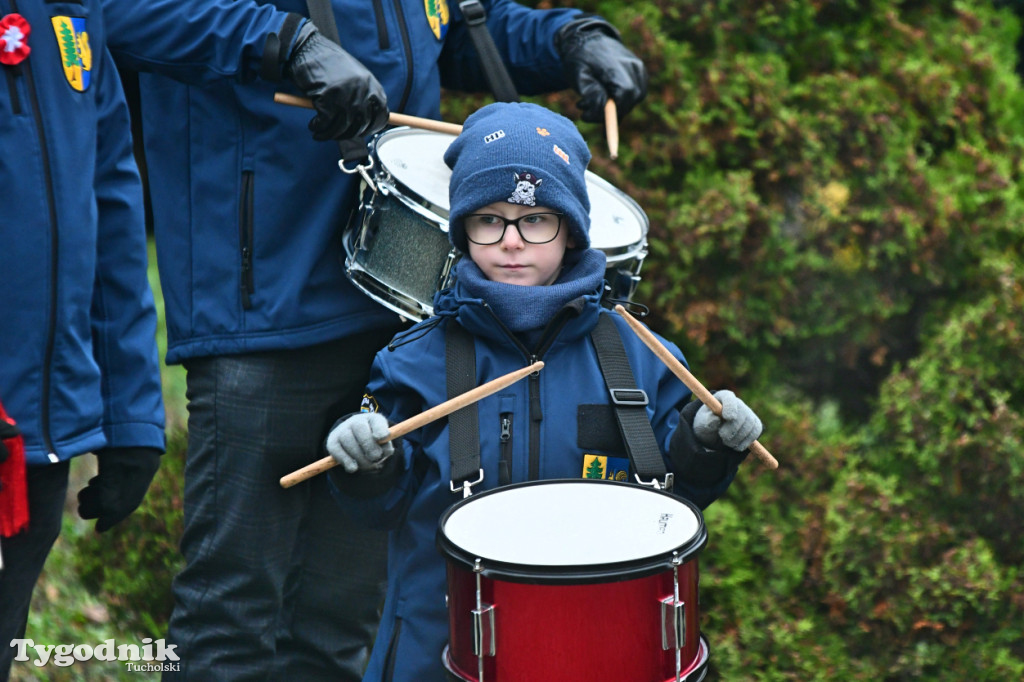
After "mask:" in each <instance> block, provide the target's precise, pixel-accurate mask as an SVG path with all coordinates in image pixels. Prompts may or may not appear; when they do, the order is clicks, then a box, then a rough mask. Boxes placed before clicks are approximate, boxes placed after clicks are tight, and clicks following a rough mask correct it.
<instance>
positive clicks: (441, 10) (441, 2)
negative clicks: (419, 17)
mask: <svg viewBox="0 0 1024 682" xmlns="http://www.w3.org/2000/svg"><path fill="white" fill-rule="evenodd" d="M423 8H424V9H425V10H426V12H427V22H428V23H429V24H430V30H431V31H433V32H434V37H435V38H437V39H438V40H444V37H445V36H446V35H448V21H449V20H450V18H451V15H450V14H449V13H448V3H447V2H446V0H423Z"/></svg>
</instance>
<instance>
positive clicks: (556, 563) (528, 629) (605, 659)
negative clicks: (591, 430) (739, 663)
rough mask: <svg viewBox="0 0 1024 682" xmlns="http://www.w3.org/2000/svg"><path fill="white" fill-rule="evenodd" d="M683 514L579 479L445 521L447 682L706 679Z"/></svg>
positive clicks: (627, 488) (694, 533) (699, 533)
mask: <svg viewBox="0 0 1024 682" xmlns="http://www.w3.org/2000/svg"><path fill="white" fill-rule="evenodd" d="M706 542H707V532H706V531H705V529H704V521H703V517H702V516H701V513H700V511H699V510H698V509H697V508H696V507H695V506H694V505H693V504H691V503H689V502H687V501H684V500H681V499H680V498H677V497H674V496H672V495H670V494H668V493H665V492H663V491H658V490H653V489H651V488H646V487H642V486H637V485H632V484H626V483H615V482H610V481H594V480H587V479H571V480H549V481H535V482H530V483H519V484H515V485H510V486H505V487H502V488H497V489H495V490H490V491H487V492H484V493H478V494H476V495H472V496H470V497H468V498H466V499H464V500H462V501H460V502H458V503H456V504H455V505H453V506H452V507H451V508H450V509H449V510H448V511H447V512H446V513H445V514H444V516H443V517H442V518H441V521H440V526H439V528H438V535H437V543H438V547H439V549H440V550H441V553H442V554H443V555H444V556H445V560H446V562H447V567H448V620H449V641H448V646H447V647H445V650H444V652H443V654H442V658H443V665H444V666H445V669H446V671H447V673H448V675H449V677H450V678H451V679H452V680H463V681H470V682H537V681H538V680H558V681H559V682H573V681H577V680H578V681H579V682H584V681H585V682H668V681H671V680H678V681H683V680H685V681H686V682H696V681H697V680H702V679H704V676H705V674H706V673H707V662H708V645H707V642H706V641H705V640H704V638H703V637H702V636H701V635H700V630H699V615H700V609H699V604H698V599H697V578H698V576H697V559H696V557H697V554H698V552H700V550H701V549H703V547H704V545H705V543H706Z"/></svg>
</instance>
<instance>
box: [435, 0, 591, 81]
mask: <svg viewBox="0 0 1024 682" xmlns="http://www.w3.org/2000/svg"><path fill="white" fill-rule="evenodd" d="M483 5H484V9H485V10H486V12H487V28H488V30H489V31H490V33H491V36H492V37H493V38H494V42H495V45H496V46H497V48H498V52H499V53H500V54H501V56H502V60H503V61H504V62H505V66H506V68H508V71H509V75H510V76H511V77H512V82H513V83H515V86H516V90H517V91H518V92H519V93H520V94H522V95H536V94H540V93H544V92H556V91H558V90H564V89H566V88H567V87H569V82H568V81H567V80H566V79H565V76H564V75H563V73H562V61H561V58H560V57H559V56H558V52H556V51H555V34H556V33H557V32H558V29H560V28H562V27H563V26H565V25H566V24H567V23H569V22H570V21H572V20H573V19H574V18H576V17H577V16H579V15H580V11H579V10H576V9H546V10H545V9H529V8H527V7H523V6H522V5H520V4H518V3H516V2H512V1H511V0H491V1H490V2H486V1H485V2H483ZM450 7H451V10H452V26H451V28H450V29H449V31H448V36H447V37H446V38H445V45H444V49H443V50H442V52H441V57H440V59H439V60H438V65H439V67H440V69H441V84H442V85H443V86H444V87H446V88H451V89H453V90H462V91H464V92H479V91H484V90H487V89H488V86H487V80H486V78H485V77H484V71H483V67H482V65H481V63H480V57H479V55H477V52H476V48H475V47H473V41H472V38H470V36H469V30H468V28H467V26H466V22H465V20H464V19H463V16H462V13H461V12H460V11H459V7H458V2H457V1H453V2H452V3H450Z"/></svg>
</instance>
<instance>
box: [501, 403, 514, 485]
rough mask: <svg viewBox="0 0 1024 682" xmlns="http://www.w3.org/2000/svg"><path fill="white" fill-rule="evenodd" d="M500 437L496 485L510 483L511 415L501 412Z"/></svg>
mask: <svg viewBox="0 0 1024 682" xmlns="http://www.w3.org/2000/svg"><path fill="white" fill-rule="evenodd" d="M499 416H500V417H501V435H500V436H499V437H498V441H499V442H500V443H501V445H500V455H499V458H498V485H508V484H509V483H511V482H512V413H511V412H502V413H501V415H499Z"/></svg>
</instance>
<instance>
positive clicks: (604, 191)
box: [586, 171, 647, 258]
mask: <svg viewBox="0 0 1024 682" xmlns="http://www.w3.org/2000/svg"><path fill="white" fill-rule="evenodd" d="M586 178H587V194H589V195H590V245H591V246H592V247H594V248H595V249H601V250H602V251H604V252H605V253H606V254H607V255H608V256H609V258H611V257H612V256H614V255H615V254H616V253H618V252H619V251H620V250H621V249H622V248H623V247H630V246H634V245H636V246H639V245H641V244H643V242H644V241H645V240H646V238H647V216H646V215H645V214H644V212H643V211H642V210H641V209H640V207H639V206H638V205H637V204H636V202H634V201H633V200H632V199H630V198H629V197H628V196H626V195H625V194H624V193H623V192H621V191H620V190H618V189H616V188H615V187H614V186H612V184H611V183H609V182H608V181H606V180H604V179H603V178H600V177H598V176H597V175H595V174H593V173H591V172H590V171H587V174H586Z"/></svg>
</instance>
